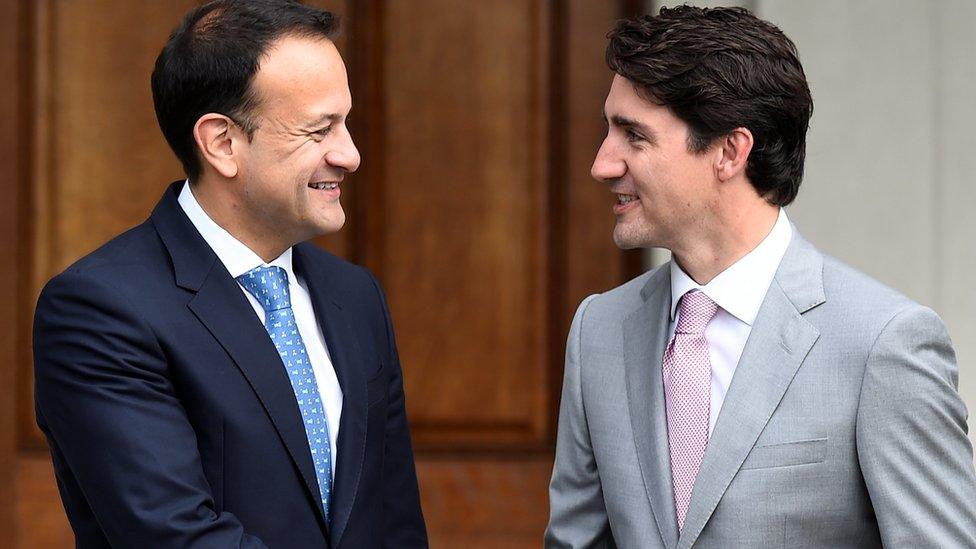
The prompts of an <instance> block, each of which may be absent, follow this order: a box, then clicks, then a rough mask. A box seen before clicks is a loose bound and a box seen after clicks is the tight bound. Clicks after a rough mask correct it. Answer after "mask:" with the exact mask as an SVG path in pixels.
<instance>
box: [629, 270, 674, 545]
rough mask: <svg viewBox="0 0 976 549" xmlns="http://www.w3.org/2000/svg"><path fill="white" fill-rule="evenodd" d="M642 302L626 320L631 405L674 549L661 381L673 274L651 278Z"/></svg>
mask: <svg viewBox="0 0 976 549" xmlns="http://www.w3.org/2000/svg"><path fill="white" fill-rule="evenodd" d="M641 296H642V297H643V298H644V301H643V303H642V305H641V307H640V308H639V309H637V310H636V311H634V312H633V313H631V314H630V315H629V316H628V317H627V318H626V319H624V325H623V336H624V340H623V350H624V367H625V376H626V380H627V402H628V405H629V407H630V422H631V430H632V431H633V433H634V442H635V444H636V447H637V461H638V464H639V466H640V471H641V476H642V477H643V479H644V490H645V491H646V492H647V498H648V500H649V501H650V503H651V509H652V510H653V512H654V520H655V521H656V522H657V526H658V531H659V532H660V534H661V538H662V540H663V541H664V543H665V546H667V547H669V548H671V547H674V546H675V545H676V544H677V542H678V525H677V519H676V517H675V512H674V491H673V489H672V487H671V459H670V453H669V451H668V426H667V419H666V414H665V408H664V384H663V380H662V377H661V361H662V360H663V358H664V349H665V346H666V345H667V338H668V325H669V316H668V315H669V311H670V307H671V274H670V271H669V269H668V266H667V265H665V266H663V267H660V268H658V270H657V271H656V272H655V273H654V274H652V275H651V277H650V278H649V280H648V282H647V284H646V285H645V286H644V289H643V290H642V292H641Z"/></svg>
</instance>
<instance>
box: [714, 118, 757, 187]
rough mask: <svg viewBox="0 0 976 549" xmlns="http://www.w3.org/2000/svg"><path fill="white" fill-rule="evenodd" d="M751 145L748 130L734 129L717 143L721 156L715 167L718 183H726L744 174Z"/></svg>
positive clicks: (750, 136) (750, 135)
mask: <svg viewBox="0 0 976 549" xmlns="http://www.w3.org/2000/svg"><path fill="white" fill-rule="evenodd" d="M752 145H753V140H752V132H750V131H749V129H748V128H736V129H734V130H732V131H731V132H729V133H728V135H726V136H725V137H723V138H722V139H721V141H719V148H720V152H721V156H720V157H719V160H718V164H717V165H716V166H715V168H716V174H717V175H718V179H719V181H728V180H730V179H732V178H734V177H736V176H738V175H739V174H741V173H744V172H745V170H746V160H748V158H749V153H750V152H752Z"/></svg>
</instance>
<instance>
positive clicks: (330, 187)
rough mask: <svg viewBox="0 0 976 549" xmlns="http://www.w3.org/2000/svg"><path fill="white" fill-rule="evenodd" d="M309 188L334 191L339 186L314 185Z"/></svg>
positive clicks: (328, 184)
mask: <svg viewBox="0 0 976 549" xmlns="http://www.w3.org/2000/svg"><path fill="white" fill-rule="evenodd" d="M309 186H310V187H312V188H313V189H318V190H320V191H321V190H323V189H328V190H330V191H331V190H332V189H335V188H336V187H338V186H339V184H338V183H312V184H310V185H309Z"/></svg>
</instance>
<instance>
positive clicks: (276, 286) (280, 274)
mask: <svg viewBox="0 0 976 549" xmlns="http://www.w3.org/2000/svg"><path fill="white" fill-rule="evenodd" d="M237 281H238V282H240V283H241V286H244V289H245V290H247V291H248V292H250V294H251V295H253V296H254V299H257V300H258V303H260V304H261V308H263V309H264V312H266V313H268V312H271V311H277V310H279V309H287V308H289V307H291V297H289V295H288V273H287V272H285V270H284V269H282V268H281V267H255V268H254V269H251V270H250V271H248V272H246V273H244V274H242V275H241V276H239V277H237Z"/></svg>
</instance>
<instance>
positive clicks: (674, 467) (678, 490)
mask: <svg viewBox="0 0 976 549" xmlns="http://www.w3.org/2000/svg"><path fill="white" fill-rule="evenodd" d="M717 311H718V305H716V304H715V302H713V301H712V300H711V299H709V298H708V296H706V295H705V294H703V293H702V292H700V291H698V290H692V291H690V292H688V293H686V294H685V295H684V296H683V297H682V298H681V304H680V306H679V309H678V325H677V326H676V327H675V330H674V337H673V338H671V343H670V344H669V345H668V348H667V350H666V351H665V352H664V399H665V405H666V407H667V413H668V443H669V446H670V449H671V479H672V483H673V485H674V505H675V512H676V514H677V516H678V530H679V531H680V530H681V528H683V527H684V523H685V515H686V514H687V512H688V503H689V502H690V501H691V489H692V488H693V487H694V486H695V477H697V476H698V468H699V467H701V462H702V457H703V456H704V455H705V447H706V446H707V445H708V414H709V409H710V406H711V386H712V364H711V361H710V360H709V358H708V341H707V340H706V339H705V326H708V322H709V321H710V320H712V317H713V316H715V313H716V312H717Z"/></svg>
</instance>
